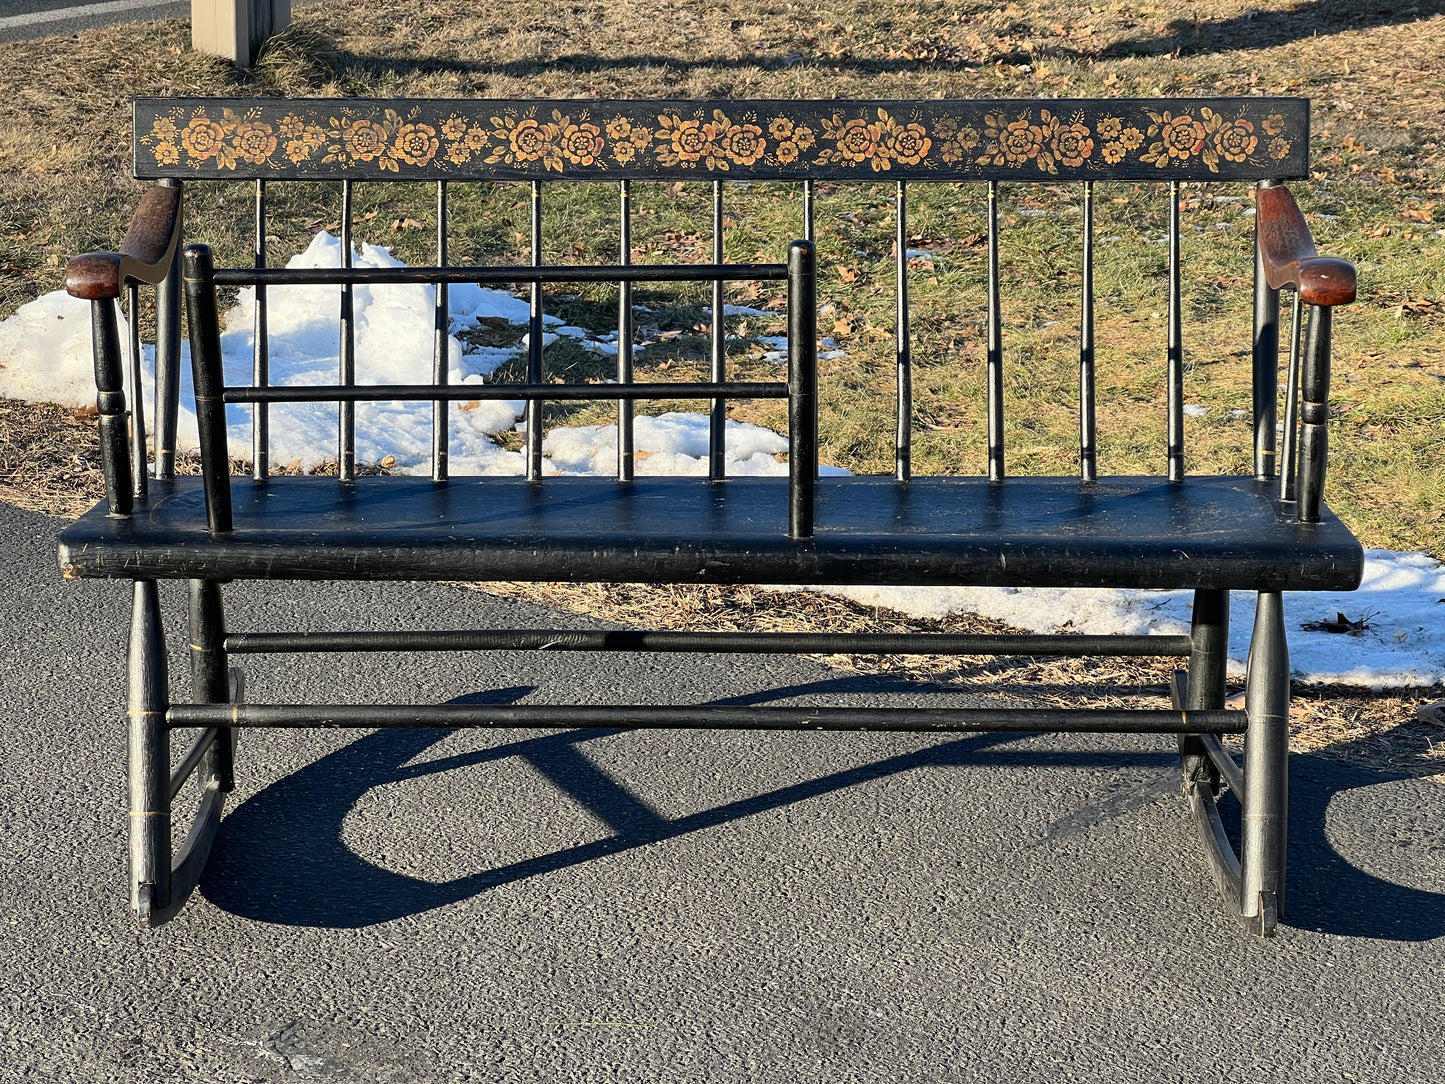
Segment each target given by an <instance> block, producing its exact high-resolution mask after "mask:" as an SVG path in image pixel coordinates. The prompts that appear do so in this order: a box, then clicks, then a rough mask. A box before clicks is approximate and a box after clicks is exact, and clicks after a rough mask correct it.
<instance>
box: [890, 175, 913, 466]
mask: <svg viewBox="0 0 1445 1084" xmlns="http://www.w3.org/2000/svg"><path fill="white" fill-rule="evenodd" d="M894 248H895V258H894V261H893V300H894V305H895V311H894V330H893V346H894V358H895V361H896V368H897V374H898V375H897V381H896V391H897V397H898V401H897V404H896V406H895V412H896V414H895V416H896V426H895V429H894V440H893V474H894V477H895V478H897V479H898V480H899V481H900V482H906V481H908V478H909V475H910V474H912V471H913V461H912V456H913V344H912V336H911V334H910V331H909V326H908V202H907V195H906V193H905V191H904V185H903V182H902V181H899V182H898V186H897V189H896V191H895V193H894Z"/></svg>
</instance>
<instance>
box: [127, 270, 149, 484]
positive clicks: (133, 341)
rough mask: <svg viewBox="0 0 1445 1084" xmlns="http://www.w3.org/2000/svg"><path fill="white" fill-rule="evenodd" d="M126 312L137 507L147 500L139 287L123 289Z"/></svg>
mask: <svg viewBox="0 0 1445 1084" xmlns="http://www.w3.org/2000/svg"><path fill="white" fill-rule="evenodd" d="M126 312H127V314H128V317H129V321H130V337H129V342H128V343H127V344H126V345H127V346H128V347H129V351H128V352H129V357H130V366H129V369H128V371H127V374H126V405H127V407H128V408H129V410H130V471H131V496H133V497H134V498H135V502H136V503H137V504H144V503H145V499H146V489H147V487H146V421H145V395H144V394H143V388H144V386H145V385H144V383H143V381H142V379H141V369H142V367H143V366H142V359H141V345H140V287H139V286H138V285H136V284H135V283H131V284H130V286H128V287H126Z"/></svg>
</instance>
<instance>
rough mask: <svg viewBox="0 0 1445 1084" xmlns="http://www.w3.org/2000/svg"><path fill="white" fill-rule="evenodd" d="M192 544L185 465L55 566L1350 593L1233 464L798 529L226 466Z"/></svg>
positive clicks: (595, 502) (869, 508)
mask: <svg viewBox="0 0 1445 1084" xmlns="http://www.w3.org/2000/svg"><path fill="white" fill-rule="evenodd" d="M231 487H232V488H231V497H232V508H233V510H234V516H235V530H234V531H233V532H232V533H231V534H230V535H229V536H226V537H221V538H212V537H210V535H209V534H208V533H207V531H206V528H205V522H206V516H205V510H204V504H203V496H202V491H201V480H200V479H199V478H190V477H183V478H175V479H165V480H159V481H153V482H152V490H151V495H150V500H149V501H148V502H147V504H145V505H144V506H142V507H140V508H138V509H137V511H136V514H135V515H134V516H133V517H131V518H129V519H122V518H114V517H108V516H107V515H106V514H105V508H104V505H103V504H102V505H100V506H97V507H96V508H95V509H93V510H92V511H91V512H89V513H88V514H87V515H86V516H84V517H83V518H82V519H80V520H79V521H78V522H76V523H75V524H74V525H73V526H71V527H70V528H69V529H67V530H66V531H65V533H64V534H63V535H62V536H61V540H60V561H61V565H62V567H63V569H64V571H65V574H66V575H67V576H70V577H82V576H111V577H123V578H127V579H131V578H152V577H154V578H195V579H210V580H215V579H260V578H266V579H305V580H314V579H370V580H446V579H497V580H573V581H599V580H601V581H605V580H617V581H638V580H643V581H647V580H651V581H657V582H674V583H689V582H691V583H797V584H833V583H836V584H850V583H851V584H858V583H878V584H891V585H968V586H997V587H1030V586H1050V587H1060V586H1067V587H1148V588H1222V589H1223V588H1227V589H1234V590H1257V591H1279V590H1295V591H1307V590H1349V589H1351V588H1354V587H1355V586H1357V585H1358V584H1359V581H1360V576H1361V572H1362V568H1363V560H1364V556H1363V552H1362V551H1361V548H1360V544H1359V543H1358V542H1357V541H1356V540H1355V538H1354V536H1353V535H1352V534H1351V533H1350V531H1349V529H1348V528H1346V527H1345V526H1344V525H1343V524H1342V523H1341V522H1340V521H1339V520H1338V519H1337V518H1336V517H1335V516H1334V515H1333V514H1331V513H1329V512H1328V511H1326V512H1325V513H1324V514H1323V515H1322V517H1321V521H1320V522H1319V523H1313V524H1302V523H1299V522H1297V521H1296V519H1295V517H1294V515H1293V513H1292V512H1291V511H1290V510H1289V509H1288V506H1282V505H1281V504H1280V502H1279V500H1278V483H1277V482H1261V481H1257V480H1255V479H1253V478H1250V477H1228V476H1226V477H1190V478H1187V479H1186V480H1185V481H1183V482H1168V481H1166V480H1164V479H1161V478H1157V477H1149V476H1144V477H1111V478H1103V479H1100V480H1099V482H1098V483H1095V484H1085V483H1080V482H1079V481H1077V480H1074V479H1068V478H1024V477H1018V478H1010V479H1009V480H1008V481H1007V482H1005V483H1002V484H991V483H989V482H988V481H986V480H984V479H980V478H955V477H928V478H914V479H912V480H911V481H908V482H898V481H895V480H894V479H892V478H888V477H850V478H823V479H820V480H819V481H818V483H817V490H816V527H815V535H814V537H813V538H811V539H806V540H802V541H795V540H793V539H790V538H789V537H788V535H787V510H788V486H787V479H785V478H755V477H749V478H730V479H727V480H724V481H719V482H707V481H704V480H701V479H696V478H675V477H669V478H638V479H636V480H635V481H632V482H628V483H618V482H617V481H616V480H614V479H609V478H588V477H560V478H558V477H554V478H548V479H546V480H545V481H544V482H542V483H538V484H528V483H525V482H521V481H514V480H509V479H502V480H498V479H492V478H467V479H453V480H452V481H449V482H445V483H440V484H439V483H436V482H433V481H431V480H429V479H424V478H409V477H397V476H391V477H363V478H359V479H357V480H356V482H355V483H352V484H348V485H338V484H335V483H330V482H327V481H326V480H324V479H317V478H297V477H280V478H271V479H270V480H269V481H267V482H265V483H257V482H255V481H253V480H251V479H249V478H240V477H236V478H232V479H231Z"/></svg>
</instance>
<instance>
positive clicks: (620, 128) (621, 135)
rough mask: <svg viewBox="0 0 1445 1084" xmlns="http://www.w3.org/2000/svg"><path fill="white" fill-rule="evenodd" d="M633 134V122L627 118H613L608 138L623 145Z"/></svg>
mask: <svg viewBox="0 0 1445 1084" xmlns="http://www.w3.org/2000/svg"><path fill="white" fill-rule="evenodd" d="M631 134H632V122H631V121H630V120H628V119H627V118H626V117H613V118H612V123H611V124H609V125H608V126H607V136H608V138H609V139H612V140H613V141H615V142H618V143H621V142H622V141H623V140H624V139H627V137H628V136H630V135H631Z"/></svg>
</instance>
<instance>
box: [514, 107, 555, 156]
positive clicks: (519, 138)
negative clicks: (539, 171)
mask: <svg viewBox="0 0 1445 1084" xmlns="http://www.w3.org/2000/svg"><path fill="white" fill-rule="evenodd" d="M507 142H508V143H509V144H510V145H511V148H512V153H513V154H515V155H516V156H517V160H518V161H519V162H535V161H536V160H537V159H538V158H541V157H542V155H543V154H545V153H546V151H547V133H546V132H545V131H543V129H542V128H541V126H540V125H538V124H537V121H536V119H535V118H532V117H528V118H527V119H526V120H522V121H518V122H517V126H516V127H515V128H513V129H512V130H511V131H510V132H508V133H507Z"/></svg>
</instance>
